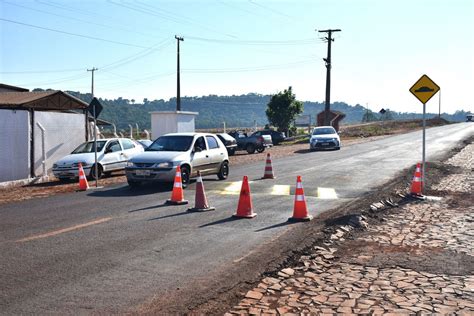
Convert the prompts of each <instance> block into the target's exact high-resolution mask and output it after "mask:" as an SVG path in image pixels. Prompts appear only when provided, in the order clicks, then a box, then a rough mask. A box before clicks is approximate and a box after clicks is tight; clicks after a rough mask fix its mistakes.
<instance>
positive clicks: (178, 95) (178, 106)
mask: <svg viewBox="0 0 474 316" xmlns="http://www.w3.org/2000/svg"><path fill="white" fill-rule="evenodd" d="M174 38H176V40H177V42H178V56H177V58H178V67H177V68H178V69H177V72H178V76H177V87H176V111H181V91H180V88H181V87H180V78H179V73H180V69H179V42H182V41H184V38H182V37H178V36H177V35H175V36H174Z"/></svg>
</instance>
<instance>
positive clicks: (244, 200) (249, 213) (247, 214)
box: [232, 176, 257, 218]
mask: <svg viewBox="0 0 474 316" xmlns="http://www.w3.org/2000/svg"><path fill="white" fill-rule="evenodd" d="M232 216H233V217H239V218H252V217H255V216H257V214H256V213H254V212H253V210H252V197H251V196H250V186H249V178H248V177H247V176H244V180H243V181H242V188H241V189H240V197H239V205H238V206H237V212H236V213H235V214H234V215H232Z"/></svg>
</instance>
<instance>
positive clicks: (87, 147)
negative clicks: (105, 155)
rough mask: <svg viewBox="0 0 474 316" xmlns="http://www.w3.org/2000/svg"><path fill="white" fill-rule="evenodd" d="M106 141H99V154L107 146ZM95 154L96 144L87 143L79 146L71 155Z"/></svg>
mask: <svg viewBox="0 0 474 316" xmlns="http://www.w3.org/2000/svg"><path fill="white" fill-rule="evenodd" d="M106 142H107V141H105V140H98V141H97V152H101V151H102V149H103V148H104V146H105V143H106ZM93 152H94V142H87V143H83V144H81V145H79V147H77V148H76V149H74V151H73V152H72V153H71V154H85V153H93Z"/></svg>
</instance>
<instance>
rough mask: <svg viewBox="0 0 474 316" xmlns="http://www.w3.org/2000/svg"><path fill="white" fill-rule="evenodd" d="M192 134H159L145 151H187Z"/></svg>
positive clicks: (191, 140)
mask: <svg viewBox="0 0 474 316" xmlns="http://www.w3.org/2000/svg"><path fill="white" fill-rule="evenodd" d="M192 142H193V136H161V137H160V138H158V139H157V140H155V142H154V143H153V144H151V145H150V146H149V147H148V148H147V149H145V150H146V151H187V150H189V148H190V147H191V144H192Z"/></svg>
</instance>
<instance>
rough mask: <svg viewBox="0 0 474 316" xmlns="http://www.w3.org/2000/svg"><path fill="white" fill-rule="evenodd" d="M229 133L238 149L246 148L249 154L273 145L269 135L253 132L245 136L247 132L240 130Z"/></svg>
mask: <svg viewBox="0 0 474 316" xmlns="http://www.w3.org/2000/svg"><path fill="white" fill-rule="evenodd" d="M229 135H230V136H232V137H234V138H235V139H236V140H237V149H238V150H246V151H247V152H248V153H249V154H253V153H254V152H255V151H257V152H259V153H261V152H263V151H264V150H265V148H267V147H271V146H273V143H272V137H271V136H270V135H257V134H255V133H253V134H252V135H250V136H247V133H244V132H240V131H234V132H230V133H229Z"/></svg>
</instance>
